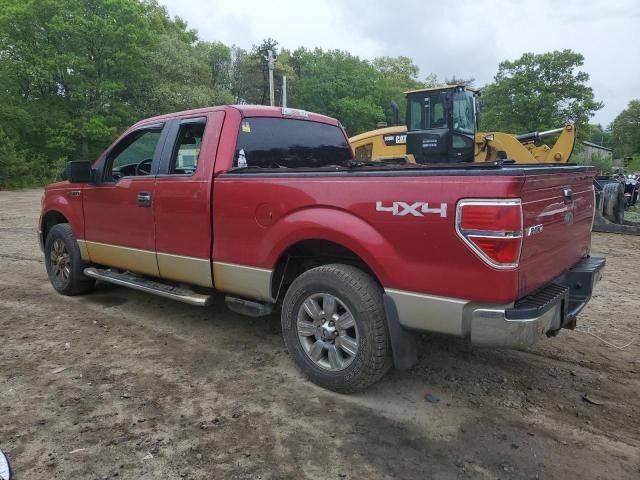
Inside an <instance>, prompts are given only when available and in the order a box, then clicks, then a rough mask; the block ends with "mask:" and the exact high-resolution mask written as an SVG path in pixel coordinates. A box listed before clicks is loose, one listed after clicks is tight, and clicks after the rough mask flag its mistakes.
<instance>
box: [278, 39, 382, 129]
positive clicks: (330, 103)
mask: <svg viewBox="0 0 640 480" xmlns="http://www.w3.org/2000/svg"><path fill="white" fill-rule="evenodd" d="M291 66H292V68H293V71H294V73H295V76H296V81H295V82H292V83H291V88H290V91H289V99H290V101H289V103H290V105H291V106H294V107H299V108H304V109H306V110H310V111H314V112H318V113H323V114H325V115H329V116H332V117H335V118H337V119H338V120H340V121H341V122H343V124H344V126H345V128H346V130H347V133H348V134H349V135H355V134H357V133H360V132H364V131H366V130H371V129H372V128H375V125H376V122H378V121H381V120H384V119H385V112H384V107H382V106H381V104H380V103H381V102H380V98H381V97H382V95H381V94H380V91H381V90H380V89H381V87H384V86H385V84H384V83H383V82H382V81H381V77H382V75H381V74H380V73H379V72H378V71H377V70H376V69H375V68H374V67H373V66H372V65H371V64H370V63H369V62H367V61H365V60H361V59H359V58H358V57H355V56H353V55H351V54H349V53H348V52H344V51H341V50H329V51H325V50H322V49H319V48H316V49H315V50H308V49H305V48H298V49H297V50H295V51H294V52H293V53H292V54H291ZM390 100H391V98H387V99H386V103H387V104H388V102H389V101H390Z"/></svg>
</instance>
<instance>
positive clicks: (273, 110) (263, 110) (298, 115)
mask: <svg viewBox="0 0 640 480" xmlns="http://www.w3.org/2000/svg"><path fill="white" fill-rule="evenodd" d="M231 109H235V110H237V111H239V112H240V115H241V116H242V117H276V118H295V119H299V120H311V121H313V122H320V123H327V124H329V125H335V126H340V122H338V120H336V119H335V118H331V117H327V116H326V115H321V114H319V113H313V112H307V111H305V110H300V109H297V108H283V107H268V106H265V105H219V106H215V107H204V108H197V109H194V110H184V111H182V112H172V113H167V114H164V115H158V116H155V117H150V118H145V119H143V120H140V121H139V122H137V123H136V124H135V125H134V127H137V126H140V125H144V124H148V123H153V122H158V121H163V120H170V119H172V118H179V117H187V116H189V117H191V116H193V115H204V114H207V113H210V112H215V111H220V110H224V111H228V110H231Z"/></svg>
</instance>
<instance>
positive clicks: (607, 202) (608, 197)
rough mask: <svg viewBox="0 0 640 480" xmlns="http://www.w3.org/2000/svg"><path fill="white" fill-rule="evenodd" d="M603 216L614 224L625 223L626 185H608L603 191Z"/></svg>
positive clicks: (615, 183)
mask: <svg viewBox="0 0 640 480" xmlns="http://www.w3.org/2000/svg"><path fill="white" fill-rule="evenodd" d="M602 195H604V205H603V215H604V217H605V218H607V219H608V220H610V221H612V222H613V223H617V224H622V223H624V207H625V199H624V185H623V184H621V183H617V182H614V183H607V184H606V185H605V186H604V188H603V190H602Z"/></svg>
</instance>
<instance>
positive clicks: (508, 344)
mask: <svg viewBox="0 0 640 480" xmlns="http://www.w3.org/2000/svg"><path fill="white" fill-rule="evenodd" d="M604 265H605V259H604V258H603V257H590V258H587V259H584V260H582V261H580V262H579V263H577V264H576V265H574V266H573V267H572V268H571V269H569V270H568V271H566V272H565V273H563V274H562V275H560V276H559V277H557V278H556V279H554V280H553V281H552V282H550V283H549V284H548V285H546V286H545V287H544V288H542V289H540V290H539V291H538V292H536V293H535V294H533V295H529V296H527V297H524V298H522V299H520V300H518V301H517V302H515V303H514V304H513V305H497V306H493V305H479V304H475V303H473V302H470V301H465V300H460V299H451V298H443V297H434V296H430V295H422V294H417V293H412V292H400V291H397V290H387V295H388V296H389V297H390V298H391V299H392V300H393V302H394V306H395V309H396V311H397V316H398V319H399V322H400V324H401V325H402V326H403V327H404V328H406V329H410V330H418V331H429V332H439V333H447V334H454V335H457V336H461V337H466V338H470V340H471V343H473V344H474V345H479V346H487V347H503V348H524V347H527V346H530V345H532V344H533V343H535V342H536V341H537V340H538V339H540V338H541V337H543V336H545V335H547V336H553V335H555V334H556V333H557V332H558V331H559V330H560V329H561V328H574V327H575V324H576V317H577V315H578V314H579V313H580V312H581V311H582V309H583V308H584V307H585V306H586V304H587V303H588V302H589V300H590V299H591V294H592V292H593V288H594V286H595V284H596V283H597V282H598V281H599V280H600V278H602V270H603V268H604Z"/></svg>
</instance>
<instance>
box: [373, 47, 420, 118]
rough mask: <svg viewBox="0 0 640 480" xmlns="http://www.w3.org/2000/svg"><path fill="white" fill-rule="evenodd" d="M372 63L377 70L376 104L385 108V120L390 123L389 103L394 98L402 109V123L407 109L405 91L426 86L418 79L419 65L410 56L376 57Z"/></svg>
mask: <svg viewBox="0 0 640 480" xmlns="http://www.w3.org/2000/svg"><path fill="white" fill-rule="evenodd" d="M371 64H372V66H373V68H374V69H375V70H376V72H377V79H376V86H377V88H375V89H374V92H372V94H373V96H374V97H376V98H375V104H376V105H377V106H379V107H381V108H382V109H383V110H384V112H385V114H386V115H385V117H386V118H385V120H386V121H387V122H388V123H390V122H391V121H392V112H391V109H390V107H389V105H390V102H391V100H394V101H395V102H396V103H397V104H398V107H399V109H400V123H403V122H404V116H405V111H406V102H405V101H404V92H406V91H408V90H415V89H417V88H422V87H424V86H425V85H424V83H423V82H421V81H420V80H418V76H419V75H420V69H419V67H418V66H417V65H416V64H415V63H413V60H411V59H410V58H409V57H403V56H400V57H379V58H374V59H373V61H372V62H371ZM372 106H373V105H372ZM372 113H373V112H372Z"/></svg>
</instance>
